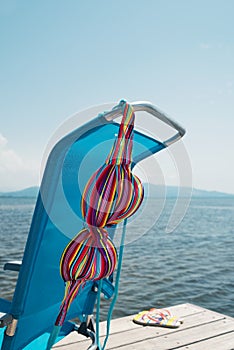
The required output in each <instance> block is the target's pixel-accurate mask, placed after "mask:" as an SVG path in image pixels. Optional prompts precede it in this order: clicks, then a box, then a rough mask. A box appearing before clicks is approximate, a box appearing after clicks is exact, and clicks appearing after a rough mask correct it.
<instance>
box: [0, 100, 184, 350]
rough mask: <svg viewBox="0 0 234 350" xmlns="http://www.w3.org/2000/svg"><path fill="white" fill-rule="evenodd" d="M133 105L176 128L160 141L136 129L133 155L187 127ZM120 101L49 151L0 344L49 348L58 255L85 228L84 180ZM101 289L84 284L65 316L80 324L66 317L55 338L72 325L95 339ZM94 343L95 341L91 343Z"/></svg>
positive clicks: (112, 128)
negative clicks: (82, 208)
mask: <svg viewBox="0 0 234 350" xmlns="http://www.w3.org/2000/svg"><path fill="white" fill-rule="evenodd" d="M132 106H133V108H134V111H135V112H137V111H146V112H148V113H150V114H152V115H153V116H154V117H156V118H158V119H160V120H161V121H162V122H164V123H166V124H168V125H169V126H171V127H172V128H173V129H175V130H176V132H175V134H174V135H173V136H172V137H171V138H169V139H168V140H166V141H163V142H161V141H158V140H156V139H154V138H152V137H150V136H147V135H145V134H144V133H142V132H139V131H135V132H134V133H135V134H134V147H133V161H134V164H137V163H138V162H139V161H141V160H142V159H144V158H146V157H149V156H150V155H152V154H154V153H156V152H159V151H160V150H162V149H164V148H165V147H167V146H169V145H170V144H172V143H173V142H175V141H177V140H179V139H180V138H181V137H182V136H183V135H184V133H185V131H184V129H183V128H182V127H181V126H179V125H178V124H177V123H176V122H174V121H172V120H170V119H169V118H168V117H166V116H165V115H164V114H162V113H161V112H159V111H158V110H157V108H155V107H154V106H152V105H151V104H150V103H146V102H136V103H132ZM120 115H121V107H120V106H116V107H115V108H113V110H111V111H110V112H105V113H103V114H100V115H98V116H97V117H96V118H94V119H92V120H91V121H89V122H88V123H87V124H84V125H83V126H81V127H79V128H77V129H76V130H74V131H72V132H71V133H69V134H68V135H67V136H65V137H63V138H62V139H61V140H60V141H59V142H58V143H57V144H56V145H55V146H54V148H53V150H52V151H51V153H50V155H49V157H48V161H47V165H46V168H45V172H44V176H43V179H42V183H41V187H40V191H39V195H38V198H37V202H36V206H35V210H34V214H33V218H32V223H31V227H30V231H29V235H28V239H27V243H26V247H25V251H24V256H23V260H22V264H19V265H17V264H16V265H15V264H13V263H8V264H6V266H5V269H9V270H15V271H19V276H18V280H17V284H16V288H15V292H14V296H13V299H12V301H11V302H9V301H7V300H4V299H0V316H2V317H1V318H0V327H1V328H0V348H1V350H20V349H25V350H31V349H34V350H35V349H40V350H42V349H45V348H46V344H47V340H48V338H49V335H50V332H51V329H52V327H53V324H54V320H55V317H56V315H57V313H58V310H59V306H60V303H61V300H62V299H63V294H64V285H63V283H62V280H61V277H60V273H59V261H60V256H61V253H62V251H63V249H64V247H65V246H66V245H67V244H68V242H69V241H70V239H71V238H72V237H73V236H74V235H75V234H76V233H77V232H78V231H79V230H80V229H82V225H83V221H82V215H81V212H80V199H81V193H82V192H83V189H84V186H85V184H86V182H87V180H88V179H89V178H90V176H91V175H92V174H93V173H94V171H95V170H96V169H97V168H99V167H100V166H101V165H102V163H103V160H104V159H105V157H106V155H107V150H109V149H110V148H111V146H112V144H113V139H114V136H115V134H116V133H118V128H119V124H118V123H117V122H115V121H114V120H115V118H116V117H118V116H120ZM102 291H103V292H104V294H105V295H106V296H107V297H110V296H111V294H112V293H113V288H112V287H111V285H110V281H106V283H103V290H102ZM96 297H97V289H96V286H95V284H94V283H93V282H89V283H87V284H86V285H85V287H84V288H83V290H82V292H81V293H79V295H78V297H77V298H76V300H75V301H74V302H73V304H72V305H71V308H70V309H69V312H68V314H67V318H66V320H71V319H73V318H76V317H78V318H79V319H80V321H81V326H80V327H79V328H78V327H77V326H76V325H75V324H74V323H73V322H70V321H66V322H65V323H64V325H63V327H62V330H61V332H60V334H59V336H58V337H57V340H56V341H58V340H60V339H62V338H63V337H64V336H66V335H67V334H69V333H70V332H71V331H73V330H74V329H77V328H78V331H79V332H80V333H82V334H84V335H86V336H90V338H91V339H92V341H93V342H94V343H95V334H94V327H93V324H92V322H91V321H90V315H92V313H93V308H94V305H95V302H96ZM93 348H94V347H93Z"/></svg>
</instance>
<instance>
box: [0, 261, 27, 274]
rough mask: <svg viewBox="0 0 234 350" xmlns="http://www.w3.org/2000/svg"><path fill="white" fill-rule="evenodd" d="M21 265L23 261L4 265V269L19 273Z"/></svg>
mask: <svg viewBox="0 0 234 350" xmlns="http://www.w3.org/2000/svg"><path fill="white" fill-rule="evenodd" d="M21 265H22V261H9V262H7V263H6V264H5V265H4V267H3V269H4V270H9V271H17V272H19V270H20V267H21Z"/></svg>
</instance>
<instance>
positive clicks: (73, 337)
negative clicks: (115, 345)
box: [53, 304, 205, 348]
mask: <svg viewBox="0 0 234 350" xmlns="http://www.w3.org/2000/svg"><path fill="white" fill-rule="evenodd" d="M167 309H169V310H170V312H171V313H172V314H173V315H178V316H179V317H182V318H186V317H188V316H190V315H197V314H199V313H202V312H204V310H205V309H202V308H200V307H199V306H196V305H192V304H180V305H175V306H172V307H169V308H167ZM132 319H133V315H131V316H126V317H122V318H121V319H119V318H118V319H113V320H112V321H111V334H115V333H122V332H126V331H128V330H132V329H136V330H137V332H138V331H139V329H141V328H143V327H141V326H139V325H137V324H135V323H133V322H132ZM157 329H159V328H157ZM163 331H164V332H167V330H165V329H163ZM105 334H106V322H101V323H100V336H101V337H104V336H105ZM84 339H85V338H84V337H83V336H81V335H78V334H77V332H72V333H71V334H69V335H68V336H67V337H66V338H64V339H62V340H61V341H60V342H58V343H57V344H56V345H54V347H53V348H56V347H60V348H61V346H62V345H67V343H68V342H69V344H72V343H77V342H79V341H82V342H83V341H84Z"/></svg>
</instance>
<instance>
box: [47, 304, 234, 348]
mask: <svg viewBox="0 0 234 350" xmlns="http://www.w3.org/2000/svg"><path fill="white" fill-rule="evenodd" d="M168 309H169V310H170V311H171V312H172V313H173V315H176V316H179V317H181V318H182V317H183V318H184V323H183V324H182V325H181V326H180V327H179V328H177V329H168V328H162V327H149V326H147V327H143V326H139V325H136V324H134V323H133V322H132V317H133V316H127V317H123V318H119V319H114V320H112V321H111V335H110V337H109V340H108V343H107V347H106V349H109V350H111V349H113V350H114V349H120V350H146V349H147V350H151V349H152V350H156V349H157V350H173V349H179V350H188V349H189V350H212V349H214V350H234V318H231V317H228V316H225V315H222V314H219V313H217V312H213V311H210V310H207V309H203V308H201V307H199V306H196V305H192V304H181V305H177V306H173V307H170V308H168ZM139 311H141V310H139ZM100 333H101V335H102V339H103V338H104V337H103V335H104V334H105V322H102V323H101V326H100ZM89 345H90V340H84V338H83V337H82V336H80V335H79V334H77V333H76V332H72V333H71V334H70V335H69V336H67V337H66V338H64V339H63V340H61V341H60V342H59V343H57V344H56V345H55V346H54V347H53V349H55V350H65V349H66V350H87V348H88V346H89Z"/></svg>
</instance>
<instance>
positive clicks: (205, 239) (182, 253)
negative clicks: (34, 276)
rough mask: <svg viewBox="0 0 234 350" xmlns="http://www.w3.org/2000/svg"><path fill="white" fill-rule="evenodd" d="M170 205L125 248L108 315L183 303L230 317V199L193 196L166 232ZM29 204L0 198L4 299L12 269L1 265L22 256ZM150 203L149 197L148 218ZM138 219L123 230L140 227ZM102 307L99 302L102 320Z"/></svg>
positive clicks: (233, 287)
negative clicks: (115, 295)
mask: <svg viewBox="0 0 234 350" xmlns="http://www.w3.org/2000/svg"><path fill="white" fill-rule="evenodd" d="M173 203H174V200H172V199H170V200H167V202H166V207H165V209H164V211H163V213H162V215H161V216H160V218H159V220H158V221H157V223H156V224H155V225H154V226H153V227H152V228H151V229H150V230H149V231H148V232H147V233H146V234H145V235H143V236H142V237H141V238H140V239H138V240H137V241H135V242H133V243H131V244H128V245H127V246H126V247H125V252H124V261H123V267H122V274H121V281H120V291H119V297H118V301H117V303H116V307H115V311H114V315H113V317H121V316H125V315H128V314H133V313H136V312H139V311H140V310H143V309H145V308H150V307H166V306H170V305H175V304H180V303H187V302H190V303H194V304H197V305H200V306H203V307H206V308H209V309H212V310H215V311H218V312H221V313H224V314H227V315H230V316H232V317H234V308H233V305H234V272H233V271H234V254H233V249H234V198H205V199H204V198H202V199H199V198H196V199H193V200H192V202H191V204H190V207H189V209H188V212H187V214H186V216H185V217H184V219H183V221H182V222H181V224H180V225H179V226H178V227H177V228H176V230H175V231H174V232H173V233H169V234H168V233H165V227H166V225H167V221H168V218H169V215H170V212H171V208H172V206H173ZM34 204H35V200H34V199H32V198H0V223H1V225H0V242H1V243H0V280H1V281H0V296H1V297H4V298H7V299H10V298H11V297H12V294H13V290H14V287H15V283H16V278H17V273H15V272H7V273H6V272H4V271H3V265H4V263H5V262H7V261H9V260H20V259H21V258H22V255H23V251H24V245H25V242H26V239H27V235H28V230H29V226H30V221H31V217H32V213H33V209H34ZM156 207H157V200H152V205H151V208H152V213H148V214H149V216H150V215H154V213H155V208H156ZM144 220H147V217H145V219H144ZM144 220H143V221H142V223H141V225H138V226H137V227H132V228H131V229H130V230H129V231H128V233H127V234H128V235H131V234H135V232H131V230H132V231H133V230H134V231H135V230H138V231H139V230H142V227H144ZM139 232H140V231H139ZM107 308H108V303H107V302H104V304H103V308H102V310H103V311H102V318H103V315H104V313H105V312H106V311H107Z"/></svg>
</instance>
